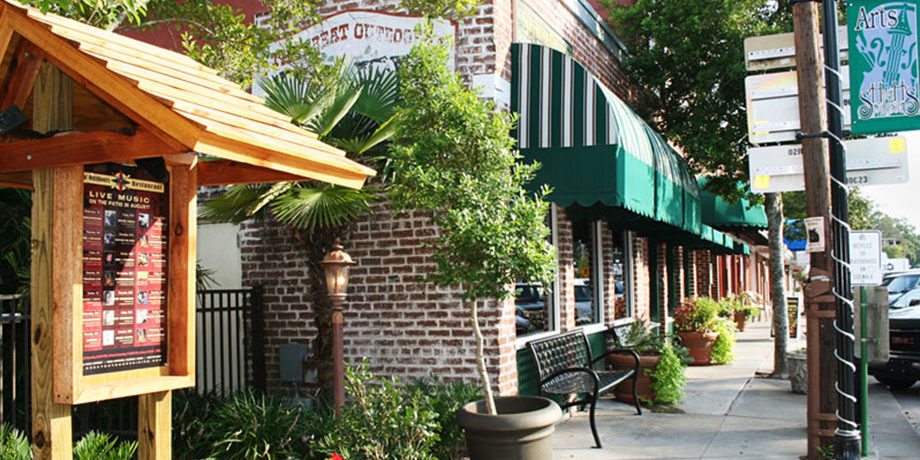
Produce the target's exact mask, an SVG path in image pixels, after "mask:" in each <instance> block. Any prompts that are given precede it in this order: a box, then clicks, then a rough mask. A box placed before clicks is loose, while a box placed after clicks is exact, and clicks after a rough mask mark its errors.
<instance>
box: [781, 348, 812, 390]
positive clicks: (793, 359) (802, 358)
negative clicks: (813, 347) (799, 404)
mask: <svg viewBox="0 0 920 460" xmlns="http://www.w3.org/2000/svg"><path fill="white" fill-rule="evenodd" d="M806 351H807V350H806V349H805V347H802V348H799V349H798V350H796V351H794V352H786V361H788V362H789V382H790V383H791V384H792V392H793V393H798V394H806V393H808V355H807V354H806Z"/></svg>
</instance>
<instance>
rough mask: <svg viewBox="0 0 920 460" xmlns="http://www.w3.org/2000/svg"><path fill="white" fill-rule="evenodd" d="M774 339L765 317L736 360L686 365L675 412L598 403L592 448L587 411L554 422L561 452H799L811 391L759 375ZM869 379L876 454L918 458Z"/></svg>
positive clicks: (765, 455) (917, 440)
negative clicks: (806, 392) (637, 410)
mask: <svg viewBox="0 0 920 460" xmlns="http://www.w3.org/2000/svg"><path fill="white" fill-rule="evenodd" d="M772 353H773V341H772V339H770V336H769V326H768V324H767V323H766V322H757V323H754V324H750V325H749V326H748V329H747V331H745V332H743V333H740V334H739V335H738V343H737V346H736V348H735V356H736V358H735V361H734V362H733V363H732V364H730V365H724V366H705V367H691V368H688V369H687V377H688V382H687V385H686V387H685V388H684V391H685V393H686V397H685V398H684V400H683V402H681V403H680V404H679V405H678V406H677V407H678V409H679V410H678V411H676V412H678V413H662V412H652V411H648V410H643V415H642V416H637V415H635V411H634V410H633V409H632V408H631V406H629V405H626V404H623V403H620V402H617V401H615V400H604V401H602V402H601V403H599V404H598V412H597V424H598V433H599V434H600V436H601V441H602V442H603V444H604V448H603V449H594V448H593V447H592V446H593V445H594V442H593V439H592V437H591V429H590V427H589V425H588V415H587V412H579V413H578V414H577V415H575V416H574V417H572V418H570V419H567V420H565V421H563V422H562V423H560V424H559V425H557V426H556V430H557V431H556V435H555V443H556V449H555V451H554V455H553V458H554V459H557V460H563V459H576V460H595V459H596V460H612V459H798V458H799V457H800V456H803V455H805V453H806V451H807V437H806V399H805V396H804V395H798V394H794V393H792V392H791V391H790V384H789V381H788V380H773V379H765V378H754V375H755V372H757V371H758V370H760V371H761V372H767V373H768V372H769V371H770V370H771V369H772V366H773V363H772V359H773V358H772V356H773V355H772ZM870 380H871V381H872V382H873V383H872V384H871V385H870V395H869V401H870V406H869V407H870V420H869V427H870V431H871V434H870V440H871V441H872V442H871V444H870V447H871V449H872V451H873V452H876V453H877V455H876V458H879V459H907V458H910V459H916V458H920V435H918V434H917V433H916V432H915V431H914V430H913V427H912V426H911V424H910V423H909V422H908V420H907V417H906V416H905V411H904V410H902V409H901V407H900V405H899V404H898V402H897V400H896V399H895V398H894V397H893V396H892V395H891V394H890V393H889V391H888V390H887V389H886V388H885V387H883V386H882V385H880V384H877V383H875V382H874V379H871V378H870Z"/></svg>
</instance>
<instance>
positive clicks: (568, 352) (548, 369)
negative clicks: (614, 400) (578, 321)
mask: <svg viewBox="0 0 920 460" xmlns="http://www.w3.org/2000/svg"><path fill="white" fill-rule="evenodd" d="M527 347H528V348H530V353H531V355H532V356H533V360H534V364H536V366H537V374H538V375H539V378H540V385H539V387H538V389H537V394H539V395H540V396H543V395H544V394H547V395H561V396H563V397H566V396H568V395H571V394H574V395H576V396H575V398H573V399H572V400H569V401H567V402H564V403H563V404H561V407H562V408H563V409H565V408H567V407H572V406H579V405H583V404H587V403H590V404H591V434H593V435H594V442H595V443H596V444H597V447H598V448H600V447H601V439H600V437H599V436H598V435H597V425H596V424H595V421H594V408H595V406H596V405H597V398H598V397H599V396H600V395H601V394H603V393H606V392H608V391H610V390H612V389H614V388H616V386H617V385H619V384H620V383H623V382H624V381H625V380H626V379H629V378H632V381H633V401H635V406H636V413H637V414H638V415H642V408H641V407H639V398H638V396H637V395H636V379H637V378H638V376H639V355H638V354H636V352H635V351H632V350H627V349H613V350H607V351H606V352H604V353H603V354H602V355H600V356H598V357H596V358H592V356H591V346H590V345H589V344H588V337H587V336H586V335H585V333H584V331H583V330H581V329H576V330H574V331H572V332H566V333H564V334H558V335H554V336H550V337H546V338H543V339H537V340H531V341H530V342H528V343H527ZM615 353H618V354H621V353H629V354H632V356H633V358H634V359H635V360H636V365H635V367H634V368H633V369H623V370H595V369H594V365H595V364H597V363H598V362H602V361H603V360H604V359H605V358H607V355H611V354H615Z"/></svg>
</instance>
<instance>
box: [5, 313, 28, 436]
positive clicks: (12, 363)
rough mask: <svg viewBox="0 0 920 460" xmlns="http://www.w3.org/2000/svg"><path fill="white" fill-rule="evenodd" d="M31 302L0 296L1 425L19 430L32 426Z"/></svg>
mask: <svg viewBox="0 0 920 460" xmlns="http://www.w3.org/2000/svg"><path fill="white" fill-rule="evenodd" d="M28 302H29V299H28V298H27V297H24V296H19V295H12V296H11V295H3V296H0V421H2V422H3V423H8V424H10V425H13V426H17V427H27V426H29V424H30V423H31V413H32V408H31V406H30V402H31V400H32V398H31V397H30V396H31V393H30V392H31V386H30V385H31V381H32V365H31V361H30V360H31V358H30V353H29V351H30V350H31V348H30V346H29V342H30V339H29V337H30V336H31V335H30V332H29V328H30V322H29V303H28Z"/></svg>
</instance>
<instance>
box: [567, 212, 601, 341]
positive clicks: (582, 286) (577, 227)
mask: <svg viewBox="0 0 920 460" xmlns="http://www.w3.org/2000/svg"><path fill="white" fill-rule="evenodd" d="M597 247H598V244H597V224H596V222H593V221H587V220H582V221H577V222H572V252H573V269H574V272H575V286H574V288H575V325H576V326H582V325H586V324H593V323H599V322H600V321H601V315H600V308H599V307H600V305H599V302H598V297H599V296H598V295H597V292H598V288H597V286H598V281H597V280H598V273H597V272H598V270H597V266H598V263H597V254H598V250H597V249H598V248H597Z"/></svg>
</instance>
